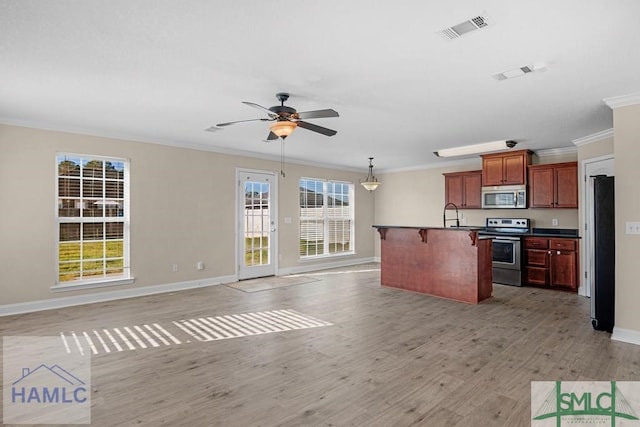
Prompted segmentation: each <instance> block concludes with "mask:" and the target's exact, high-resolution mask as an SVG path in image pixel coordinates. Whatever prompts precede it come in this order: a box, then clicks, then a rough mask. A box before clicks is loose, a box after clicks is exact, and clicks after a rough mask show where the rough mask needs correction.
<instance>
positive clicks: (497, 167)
mask: <svg viewBox="0 0 640 427" xmlns="http://www.w3.org/2000/svg"><path fill="white" fill-rule="evenodd" d="M532 154H533V153H532V152H531V151H529V150H517V151H508V152H502V153H493V154H484V155H482V156H481V157H482V185H483V186H495V185H525V184H526V183H527V166H528V165H530V164H531V155H532Z"/></svg>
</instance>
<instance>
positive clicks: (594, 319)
mask: <svg viewBox="0 0 640 427" xmlns="http://www.w3.org/2000/svg"><path fill="white" fill-rule="evenodd" d="M592 179H593V196H594V197H593V203H594V206H593V211H594V218H593V220H594V221H593V226H594V242H593V243H594V264H595V265H594V267H595V273H594V277H593V280H592V289H591V324H592V325H593V327H594V329H597V330H600V331H607V332H612V331H613V323H614V320H615V274H616V269H615V259H616V247H615V246H616V245H615V207H614V187H613V182H614V181H613V177H612V176H604V175H599V176H594V177H592Z"/></svg>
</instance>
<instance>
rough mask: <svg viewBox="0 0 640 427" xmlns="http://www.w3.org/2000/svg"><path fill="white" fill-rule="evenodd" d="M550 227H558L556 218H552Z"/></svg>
mask: <svg viewBox="0 0 640 427" xmlns="http://www.w3.org/2000/svg"><path fill="white" fill-rule="evenodd" d="M551 225H555V226H557V225H558V218H553V219H552V220H551Z"/></svg>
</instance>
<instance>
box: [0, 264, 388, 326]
mask: <svg viewBox="0 0 640 427" xmlns="http://www.w3.org/2000/svg"><path fill="white" fill-rule="evenodd" d="M371 262H376V260H375V258H373V257H371V258H359V259H348V260H344V261H333V262H327V263H321V264H316V263H313V264H309V265H301V266H298V267H292V268H281V269H279V270H278V275H279V276H285V275H288V274H300V273H307V272H309V271H315V270H326V269H329V268H337V267H348V266H351V265H359V264H368V263H371ZM237 280H238V277H237V276H220V277H212V278H209V279H201V280H192V281H187V282H176V283H165V284H162V285H151V286H142V287H139V288H135V287H134V288H129V289H120V290H113V291H106V292H97V293H91V294H85V295H75V296H71V297H62V298H51V299H45V300H37V301H28V302H21V303H16V304H5V305H0V317H1V316H11V315H14V314H24V313H31V312H34V311H43V310H52V309H59V308H65V307H72V306H76V305H83V304H94V303H98V302H106V301H113V300H119V299H125V298H135V297H142V296H147V295H154V294H161V293H166V292H176V291H184V290H187V289H196V288H203V287H206V286H213V285H220V284H224V283H233V282H236V281H237Z"/></svg>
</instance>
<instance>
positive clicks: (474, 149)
mask: <svg viewBox="0 0 640 427" xmlns="http://www.w3.org/2000/svg"><path fill="white" fill-rule="evenodd" d="M516 144H517V142H516V141H511V140H500V141H491V142H483V143H481V144H473V145H464V146H462V147H454V148H443V149H441V150H438V151H434V152H433V154H435V155H436V156H438V157H455V156H467V155H469V154H479V153H488V152H491V151H500V150H504V149H507V148H513V147H515V146H516Z"/></svg>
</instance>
